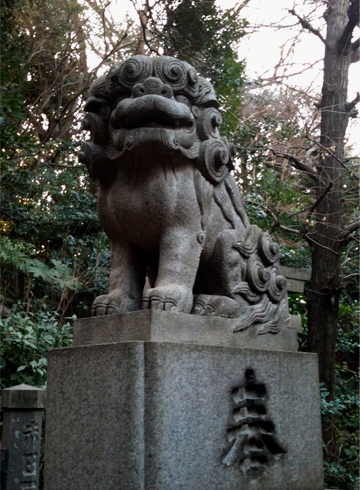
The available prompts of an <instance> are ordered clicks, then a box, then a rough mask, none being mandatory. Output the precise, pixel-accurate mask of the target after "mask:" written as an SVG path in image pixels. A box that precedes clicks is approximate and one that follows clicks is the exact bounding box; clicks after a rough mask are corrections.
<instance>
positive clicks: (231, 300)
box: [192, 229, 247, 318]
mask: <svg viewBox="0 0 360 490" xmlns="http://www.w3.org/2000/svg"><path fill="white" fill-rule="evenodd" d="M240 239H241V237H240V236H239V232H238V231H236V230H233V229H231V230H225V231H223V232H222V233H221V234H220V235H219V236H218V238H217V240H216V243H215V247H214V252H213V254H212V257H211V259H210V260H209V261H208V264H209V265H207V266H206V267H205V268H204V272H203V275H202V279H201V282H200V285H199V286H198V289H203V290H204V291H207V292H209V293H211V294H198V295H197V296H196V298H195V301H194V306H193V309H192V313H194V314H196V315H215V316H222V317H225V318H236V317H238V316H239V315H241V314H242V313H243V311H244V309H245V307H246V304H247V303H246V302H245V301H244V300H243V299H242V297H241V296H240V295H239V294H235V293H234V292H233V291H234V289H235V288H236V286H237V285H238V284H239V283H240V282H241V281H242V280H243V278H242V276H243V274H244V272H245V263H244V260H243V259H242V257H241V256H240V254H239V252H238V251H237V250H236V249H235V248H234V247H233V246H234V244H235V243H236V242H238V241H239V240H240Z"/></svg>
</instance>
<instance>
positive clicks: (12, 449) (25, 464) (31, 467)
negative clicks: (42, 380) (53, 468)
mask: <svg viewBox="0 0 360 490" xmlns="http://www.w3.org/2000/svg"><path fill="white" fill-rule="evenodd" d="M1 406H2V408H3V410H4V412H3V431H2V447H3V448H4V449H5V450H6V462H5V464H4V465H3V466H4V468H2V470H4V473H5V474H4V475H2V479H1V482H2V485H1V488H3V490H19V489H20V490H28V489H29V490H30V489H34V490H37V489H38V488H39V463H40V455H41V454H40V451H41V428H42V413H43V410H44V408H45V390H42V389H40V388H35V387H33V386H28V385H24V384H22V385H18V386H13V387H11V388H5V389H4V390H2V391H1ZM5 466H6V467H5Z"/></svg>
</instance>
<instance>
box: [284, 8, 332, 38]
mask: <svg viewBox="0 0 360 490" xmlns="http://www.w3.org/2000/svg"><path fill="white" fill-rule="evenodd" d="M289 14H291V15H294V16H295V17H296V18H297V19H298V20H299V22H300V24H301V26H302V27H303V28H304V29H307V30H308V31H310V32H312V33H313V34H315V36H317V37H318V38H319V39H321V41H322V42H323V43H324V44H325V45H326V41H325V39H324V38H323V37H322V35H321V34H320V31H319V30H318V29H315V28H314V27H313V26H312V25H311V24H310V22H308V21H307V20H306V19H303V18H302V17H300V15H298V14H297V13H296V12H295V10H294V9H291V10H289Z"/></svg>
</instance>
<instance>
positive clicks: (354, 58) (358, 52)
mask: <svg viewBox="0 0 360 490" xmlns="http://www.w3.org/2000/svg"><path fill="white" fill-rule="evenodd" d="M358 61H360V37H358V38H357V39H356V41H354V42H353V43H352V44H351V63H357V62H358Z"/></svg>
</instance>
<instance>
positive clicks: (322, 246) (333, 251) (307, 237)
mask: <svg viewBox="0 0 360 490" xmlns="http://www.w3.org/2000/svg"><path fill="white" fill-rule="evenodd" d="M304 237H305V238H306V240H310V241H311V242H313V243H315V244H316V245H317V246H318V247H321V248H325V249H326V250H329V252H331V253H333V254H335V255H337V256H339V253H338V252H335V250H332V249H331V248H329V247H326V246H325V245H322V244H321V243H319V242H317V241H316V240H314V239H313V238H310V237H309V235H308V233H305V235H304Z"/></svg>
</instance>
